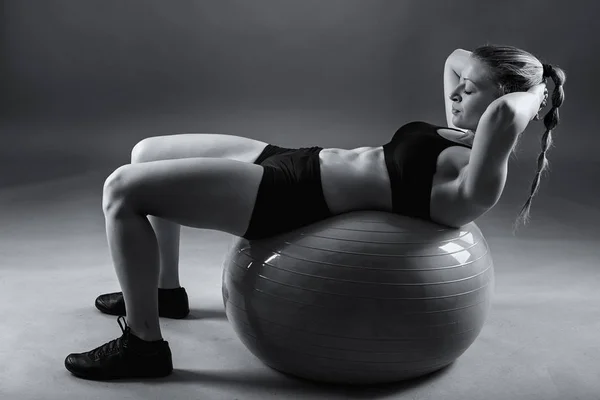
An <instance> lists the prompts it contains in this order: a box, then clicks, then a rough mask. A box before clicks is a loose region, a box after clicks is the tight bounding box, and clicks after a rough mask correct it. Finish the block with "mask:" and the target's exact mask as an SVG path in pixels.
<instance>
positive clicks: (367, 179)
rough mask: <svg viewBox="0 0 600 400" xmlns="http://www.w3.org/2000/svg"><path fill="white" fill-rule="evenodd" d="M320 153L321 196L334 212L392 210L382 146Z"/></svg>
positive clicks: (329, 150)
mask: <svg viewBox="0 0 600 400" xmlns="http://www.w3.org/2000/svg"><path fill="white" fill-rule="evenodd" d="M319 156H320V168H321V184H322V186H323V195H324V197H325V200H326V202H327V205H328V206H329V210H330V211H331V212H332V213H333V214H341V213H344V212H349V211H355V210H364V209H369V210H381V211H391V210H392V193H391V188H390V178H389V174H388V172H387V168H386V165H385V159H384V155H383V147H361V148H357V149H353V150H345V149H323V150H322V151H321V153H320V155H319Z"/></svg>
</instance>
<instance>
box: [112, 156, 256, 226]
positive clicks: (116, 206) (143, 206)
mask: <svg viewBox="0 0 600 400" xmlns="http://www.w3.org/2000/svg"><path fill="white" fill-rule="evenodd" d="M263 171H264V169H263V167H262V166H260V165H256V164H252V163H248V162H242V161H236V160H230V159H225V158H209V157H200V158H185V159H177V160H159V161H150V162H145V163H133V164H127V165H124V166H121V167H119V168H118V169H117V170H115V171H114V172H113V173H112V174H111V175H110V176H109V177H108V178H107V179H106V182H105V184H104V195H103V201H102V206H103V209H104V212H105V214H106V215H110V213H112V212H116V213H119V211H120V210H124V211H128V210H129V211H131V210H134V211H135V212H139V213H142V214H144V215H153V216H156V217H159V218H162V219H165V220H168V221H172V222H175V223H177V224H180V225H184V226H188V227H192V228H200V229H213V230H219V231H223V232H227V233H230V234H233V235H237V236H242V235H243V234H244V233H245V232H246V229H247V228H248V225H249V222H250V219H251V217H252V211H253V209H254V204H255V202H256V197H257V194H258V189H259V186H260V182H261V179H262V176H263Z"/></svg>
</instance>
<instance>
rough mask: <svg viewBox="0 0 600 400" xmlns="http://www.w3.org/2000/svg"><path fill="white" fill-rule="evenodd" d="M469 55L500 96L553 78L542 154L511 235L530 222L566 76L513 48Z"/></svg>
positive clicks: (483, 48) (484, 48)
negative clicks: (486, 73) (483, 67)
mask: <svg viewBox="0 0 600 400" xmlns="http://www.w3.org/2000/svg"><path fill="white" fill-rule="evenodd" d="M472 56H473V57H475V58H476V59H478V60H480V61H482V62H483V63H484V64H486V65H487V66H488V67H489V69H490V72H491V74H492V79H493V80H494V81H495V82H497V84H498V89H499V90H500V93H501V94H507V93H511V92H526V91H527V90H529V89H530V88H531V87H533V86H535V85H538V84H540V83H542V82H546V78H547V77H550V78H552V81H553V82H554V91H553V92H552V107H551V109H550V111H548V113H547V114H546V115H545V116H544V126H545V127H546V131H545V132H544V135H543V136H542V139H541V144H542V152H541V153H540V155H539V156H538V159H537V172H536V174H535V178H534V180H533V183H532V185H531V193H530V194H529V199H527V202H525V204H524V205H523V208H521V212H520V213H519V216H518V218H517V221H516V222H515V224H514V225H513V235H514V234H515V231H516V229H517V228H518V225H519V223H520V222H522V221H524V223H525V224H527V222H529V212H530V209H531V201H532V199H533V196H535V194H536V193H537V191H538V188H539V185H540V177H541V175H542V173H543V172H544V171H545V170H546V169H547V168H548V167H549V162H548V159H547V158H546V153H547V152H548V150H549V149H550V147H551V146H552V131H553V130H554V128H556V126H557V125H558V122H559V113H558V108H559V107H560V106H561V105H562V103H563V101H564V99H565V93H564V90H563V85H564V83H565V81H566V74H565V72H564V71H563V70H562V69H561V68H558V67H556V66H552V65H550V64H542V62H541V61H540V60H539V59H538V58H537V57H535V56H533V55H532V54H530V53H528V52H526V51H525V50H521V49H518V48H516V47H512V46H503V45H490V44H487V45H484V46H480V47H478V48H476V49H475V50H474V51H473V53H472ZM515 147H516V146H515ZM514 151H515V149H514V148H513V152H514Z"/></svg>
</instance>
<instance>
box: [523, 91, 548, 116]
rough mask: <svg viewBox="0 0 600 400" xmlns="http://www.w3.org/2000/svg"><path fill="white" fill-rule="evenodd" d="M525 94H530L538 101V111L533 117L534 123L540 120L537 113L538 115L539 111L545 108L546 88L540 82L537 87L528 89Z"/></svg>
mask: <svg viewBox="0 0 600 400" xmlns="http://www.w3.org/2000/svg"><path fill="white" fill-rule="evenodd" d="M527 93H531V94H533V95H535V96H536V97H537V99H538V100H539V107H538V111H537V113H536V114H535V115H534V116H533V119H534V120H535V121H539V120H540V115H539V113H540V111H542V108H544V107H546V103H547V100H548V88H547V87H546V83H545V82H542V83H540V84H539V85H535V86H533V87H532V88H531V89H529V90H528V91H527Z"/></svg>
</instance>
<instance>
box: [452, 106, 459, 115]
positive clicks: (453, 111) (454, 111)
mask: <svg viewBox="0 0 600 400" xmlns="http://www.w3.org/2000/svg"><path fill="white" fill-rule="evenodd" d="M459 112H460V111H458V110H455V109H454V108H453V109H452V114H454V115H456V114H458V113H459Z"/></svg>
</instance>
